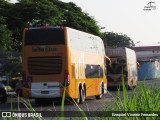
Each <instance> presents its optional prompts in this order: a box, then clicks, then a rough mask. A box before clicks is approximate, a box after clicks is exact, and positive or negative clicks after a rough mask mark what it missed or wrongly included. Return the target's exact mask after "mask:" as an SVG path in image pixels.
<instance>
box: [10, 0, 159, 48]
mask: <svg viewBox="0 0 160 120" xmlns="http://www.w3.org/2000/svg"><path fill="white" fill-rule="evenodd" d="M15 1H16V0H11V2H15ZM61 1H63V2H73V3H75V4H76V5H77V6H79V7H81V9H82V11H83V12H86V13H88V14H89V16H92V17H94V19H95V20H96V21H97V23H98V25H99V26H100V27H105V29H102V30H101V31H102V32H115V33H122V34H126V35H127V36H128V37H130V38H131V39H132V40H133V42H134V43H135V45H136V46H149V45H160V44H158V43H160V0H152V1H151V0H61ZM150 2H153V3H151V6H154V7H150V4H148V3H150ZM147 7H148V9H150V10H146V9H147ZM144 9H145V10H144Z"/></svg>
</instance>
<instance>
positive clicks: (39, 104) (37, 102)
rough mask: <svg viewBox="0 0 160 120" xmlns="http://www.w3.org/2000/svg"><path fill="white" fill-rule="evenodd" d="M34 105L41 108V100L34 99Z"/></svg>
mask: <svg viewBox="0 0 160 120" xmlns="http://www.w3.org/2000/svg"><path fill="white" fill-rule="evenodd" d="M35 104H36V105H37V106H41V105H42V99H41V98H35Z"/></svg>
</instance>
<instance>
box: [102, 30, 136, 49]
mask: <svg viewBox="0 0 160 120" xmlns="http://www.w3.org/2000/svg"><path fill="white" fill-rule="evenodd" d="M104 34H105V39H106V44H107V46H111V47H131V46H134V43H133V40H132V39H131V38H130V37H128V36H127V35H125V34H122V33H119V34H118V33H113V32H107V33H104Z"/></svg>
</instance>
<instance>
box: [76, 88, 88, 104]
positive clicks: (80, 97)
mask: <svg viewBox="0 0 160 120" xmlns="http://www.w3.org/2000/svg"><path fill="white" fill-rule="evenodd" d="M85 98H86V94H85V90H84V89H82V88H81V87H80V88H79V92H78V98H77V99H76V102H77V103H78V104H80V103H82V104H83V103H84V101H85Z"/></svg>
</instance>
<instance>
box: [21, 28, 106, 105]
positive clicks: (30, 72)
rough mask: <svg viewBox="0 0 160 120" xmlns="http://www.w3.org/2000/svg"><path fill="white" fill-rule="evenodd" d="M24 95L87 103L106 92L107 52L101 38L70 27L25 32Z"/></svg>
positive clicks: (33, 29) (40, 100)
mask: <svg viewBox="0 0 160 120" xmlns="http://www.w3.org/2000/svg"><path fill="white" fill-rule="evenodd" d="M22 60H23V85H24V86H23V89H22V91H23V96H24V97H27V98H34V99H35V103H36V104H40V103H41V102H42V99H47V98H57V97H62V96H63V92H64V90H65V89H64V87H65V88H66V92H65V93H66V97H71V98H73V99H75V100H76V102H77V103H84V101H85V98H86V97H87V96H96V99H101V98H102V94H104V93H106V92H107V79H106V76H105V64H106V63H105V61H106V60H105V50H104V44H103V41H102V39H101V38H100V37H98V36H95V35H92V34H88V33H85V32H82V31H79V30H75V29H72V28H69V27H57V26H43V27H31V28H25V29H24V31H23V58H22Z"/></svg>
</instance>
